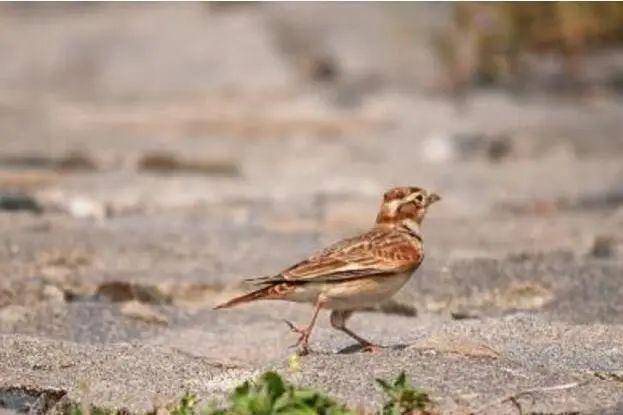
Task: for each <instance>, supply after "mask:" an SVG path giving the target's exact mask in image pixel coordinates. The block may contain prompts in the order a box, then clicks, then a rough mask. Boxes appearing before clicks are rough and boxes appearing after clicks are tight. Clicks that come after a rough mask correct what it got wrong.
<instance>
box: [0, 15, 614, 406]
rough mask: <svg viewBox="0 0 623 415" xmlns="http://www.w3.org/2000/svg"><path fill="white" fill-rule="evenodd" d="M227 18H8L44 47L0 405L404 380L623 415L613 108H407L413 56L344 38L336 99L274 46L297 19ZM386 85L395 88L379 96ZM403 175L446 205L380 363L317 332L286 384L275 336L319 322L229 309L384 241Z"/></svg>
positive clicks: (15, 113) (147, 402)
mask: <svg viewBox="0 0 623 415" xmlns="http://www.w3.org/2000/svg"><path fill="white" fill-rule="evenodd" d="M208 9H209V8H207V7H206V8H205V10H204V9H202V8H197V7H194V6H193V7H191V6H186V7H184V8H178V9H172V8H170V7H159V8H154V9H153V10H152V11H151V12H149V13H147V12H145V11H144V10H143V11H141V10H139V9H137V8H132V7H129V8H128V9H127V10H125V18H124V19H123V20H122V23H120V24H119V25H118V26H115V29H114V30H113V29H111V22H113V21H114V17H115V16H116V14H115V13H118V12H119V10H117V9H115V8H111V7H109V6H107V7H99V8H95V9H89V8H86V9H84V10H82V9H81V10H78V11H76V10H73V11H72V13H73V15H72V14H71V13H69V14H68V13H65V12H62V11H51V10H49V9H46V8H41V9H35V11H33V10H28V9H24V10H21V9H19V8H17V9H13V8H5V9H3V11H4V13H3V14H2V16H1V19H3V22H4V23H3V24H2V25H0V27H1V29H0V30H3V31H8V32H6V33H20V34H21V36H20V37H19V39H17V37H15V36H14V37H13V40H14V41H19V42H23V43H22V44H27V45H30V46H32V47H33V48H35V49H34V50H32V51H31V53H29V54H27V55H23V56H22V55H18V54H17V53H16V52H15V48H12V49H2V48H0V50H2V53H3V54H5V55H6V56H2V60H3V61H9V62H11V65H8V66H5V67H4V68H3V69H0V71H3V72H2V75H3V76H2V77H0V78H1V79H2V80H3V81H2V88H1V90H0V92H1V94H0V133H1V134H0V202H1V203H0V205H1V206H2V209H3V210H2V211H0V235H1V239H0V264H1V266H0V411H2V410H3V409H2V408H4V410H6V411H8V413H13V412H18V413H20V412H27V411H28V408H35V409H36V410H39V411H45V410H54V408H56V409H58V408H60V407H61V406H62V404H63V403H65V402H75V401H87V402H91V403H93V404H96V405H101V406H105V407H111V408H122V407H125V408H129V409H130V410H133V411H146V410H149V409H150V408H153V407H154V406H162V405H166V404H167V403H168V402H171V401H172V400H174V399H175V398H176V397H179V396H180V395H181V394H182V393H183V392H184V391H186V390H188V391H192V392H196V393H199V394H200V395H201V396H205V397H206V398H219V399H220V398H222V397H223V396H224V395H225V394H226V391H227V390H229V389H230V388H231V387H232V386H233V385H236V384H237V383H238V382H240V381H242V380H243V379H247V378H249V377H253V376H256V375H257V374H259V373H261V372H262V371H264V370H267V369H271V368H277V369H279V370H280V371H281V372H282V373H283V374H285V375H286V376H287V377H289V378H291V379H292V380H293V381H295V382H297V383H299V384H303V385H313V386H316V387H319V388H321V389H323V390H326V391H327V392H329V393H330V394H332V395H334V396H336V397H339V398H340V399H343V400H344V401H345V402H348V403H350V404H352V405H353V406H355V407H359V406H361V407H366V408H374V407H376V405H377V404H378V402H379V400H380V399H381V396H380V395H381V394H380V391H378V390H376V389H375V385H374V380H373V379H374V378H375V377H385V378H390V377H393V376H395V374H397V373H398V372H400V371H401V370H406V372H407V374H408V375H409V376H410V377H411V379H412V381H413V383H414V384H415V385H417V386H419V387H421V388H424V389H427V390H429V391H430V393H431V395H432V396H433V397H434V399H435V401H436V404H437V405H438V406H439V408H440V409H441V410H442V412H443V413H470V412H476V413H490V414H505V413H509V414H513V413H516V411H517V409H516V408H515V407H514V406H513V405H512V403H510V402H509V401H508V400H505V399H506V398H508V397H509V396H513V395H514V394H518V393H520V392H522V391H527V390H531V389H534V388H545V389H544V390H541V391H537V392H534V393H531V394H527V395H521V397H520V398H519V402H520V403H521V405H522V408H523V410H524V411H528V412H530V411H533V412H536V413H572V412H573V413H575V412H578V413H587V414H593V413H595V414H596V413H599V414H606V413H608V414H609V413H611V414H615V413H621V412H623V406H622V405H623V388H622V385H623V384H622V383H621V380H622V379H623V378H622V376H623V363H621V362H623V303H622V302H621V300H620V299H621V298H622V297H623V284H621V281H622V280H621V278H622V276H623V238H622V236H621V235H623V135H622V134H621V131H622V130H623V104H622V103H621V101H620V98H616V97H615V96H611V95H609V94H601V95H596V96H591V97H584V98H582V99H579V100H578V99H574V100H571V99H568V98H561V97H544V96H540V95H535V96H528V97H523V98H522V99H521V100H518V99H516V98H513V97H510V96H508V95H506V94H504V93H502V92H495V91H480V92H476V93H474V94H471V95H470V96H469V98H468V99H467V101H466V102H465V103H464V105H459V106H457V104H456V102H454V101H452V100H450V99H448V98H443V97H438V96H430V95H426V94H421V93H416V94H414V93H411V92H409V93H407V92H404V91H402V90H401V88H400V87H396V86H395V85H397V84H396V82H399V81H400V82H406V81H405V79H403V77H400V76H398V75H396V74H395V72H392V71H390V70H389V69H387V68H388V67H390V68H391V67H392V66H391V65H397V63H395V62H394V61H391V62H389V63H387V64H386V65H389V66H388V67H381V68H380V69H379V68H375V67H372V68H369V67H367V66H365V65H363V63H365V62H371V61H373V59H370V57H369V56H360V53H362V52H361V50H364V49H362V45H361V44H360V43H361V42H362V41H361V40H352V39H351V41H350V43H349V37H348V36H346V34H344V33H342V32H340V30H337V29H335V28H336V27H339V25H338V26H336V25H335V24H333V25H332V24H330V23H327V25H328V26H327V27H328V28H327V29H326V31H327V33H329V34H331V36H333V39H337V40H339V41H336V42H335V43H334V44H332V45H333V47H334V48H335V49H336V50H338V51H340V53H342V52H343V53H342V55H343V56H345V58H344V61H343V68H344V69H343V71H344V75H343V77H344V79H345V81H343V82H338V83H337V84H317V83H314V81H310V80H305V79H304V78H303V79H302V78H301V77H303V76H304V74H305V72H301V69H300V66H297V65H296V64H295V63H293V62H294V61H292V58H291V56H290V57H288V56H289V55H288V54H285V53H284V51H283V48H284V46H283V45H281V46H279V45H280V44H279V42H276V41H275V39H274V36H275V33H282V32H279V31H277V32H275V29H274V25H275V24H276V23H275V19H276V20H277V22H278V23H279V22H281V24H282V25H281V26H279V28H280V30H281V31H283V30H287V28H288V27H289V26H288V24H289V25H292V24H293V23H292V22H296V21H298V20H300V19H301V16H302V15H304V12H299V14H297V13H295V12H294V11H290V12H289V13H290V14H285V16H286V17H287V18H284V17H283V15H281V14H280V13H282V11H279V12H277V11H275V10H279V9H278V8H277V9H274V8H267V9H259V10H257V9H247V8H244V7H242V8H240V9H234V11H233V12H232V11H222V10H220V9H219V10H211V9H210V10H208ZM361 10H364V11H360V12H359V13H358V14H355V16H356V19H359V20H358V21H361V22H367V21H368V20H369V19H372V21H375V20H374V19H378V17H374V16H377V14H375V13H371V12H369V11H368V12H365V9H361ZM434 12H435V13H440V11H439V10H435V11H434ZM301 13H302V14H301ZM318 13H320V12H318ZM76 14H77V15H78V16H79V17H81V19H73V18H71V17H72V16H74V17H75V15H76ZM339 15H340V14H339V13H336V15H335V16H337V17H333V19H336V21H338V20H339V19H338V17H339ZM279 16H282V18H281V20H279V19H278V17H279ZM371 16H373V17H371ZM297 19H298V20H297ZM330 20H331V19H330ZM381 20H382V19H381ZM180 21H181V22H184V23H185V24H184V25H181V26H180V23H179V22H180ZM171 22H177V23H176V26H175V27H184V29H183V30H180V31H176V30H173V29H172V28H168V26H167V25H166V24H165V23H171ZM87 23H88V24H87ZM171 24H173V23H171ZM162 25H164V26H162ZM160 27H165V29H163V30H159V28H160ZM284 28H285V29H284ZM310 30H311V29H310ZM11 31H12V32H11ZM297 33H298V32H297ZM301 33H306V32H304V31H302V32H301ZM75 34H79V35H80V36H75ZM299 35H300V33H299ZM282 36H283V34H282ZM301 36H303V35H301ZM307 36H310V35H307ZM327 36H329V35H327ZM44 38H45V39H46V42H44ZM196 38H199V39H204V41H203V42H195V43H193V42H192V41H190V40H189V39H196ZM0 39H3V40H2V42H7V40H6V37H0ZM220 39H230V40H232V42H234V45H233V46H232V45H224V44H222V43H221V42H219V40H220ZM94 45H98V47H97V48H96V49H93V47H94ZM154 45H160V47H161V48H162V49H161V53H159V54H154V53H148V50H153V48H154V47H155V46H154ZM370 48H371V49H372V50H373V51H372V52H368V53H373V52H374V49H373V46H370ZM286 49H287V48H286ZM240 50H244V51H246V52H248V53H246V52H245V53H242V54H241V53H240ZM86 51H90V53H91V54H90V55H89V54H88V53H86ZM236 51H238V53H236ZM344 51H350V52H349V53H350V54H349V53H346V52H344ZM11 53H12V55H11ZM59 56H64V57H65V60H62V59H61V60H60V61H59V62H57V61H55V59H60V58H59ZM171 56H176V57H177V58H176V59H177V60H176V59H172V58H171ZM198 56H206V57H208V58H204V59H203V60H202V59H200V58H198ZM418 56H419V55H418ZM167 57H168V58H167ZM217 58H218V59H217ZM394 58H395V57H394ZM411 58H412V59H416V58H417V56H413V57H411ZM179 62H186V64H184V65H182V64H180V63H179ZM362 62H363V63H362ZM392 62H393V63H392ZM357 63H362V64H360V65H358V64H357ZM46 65H47V66H46ZM26 68H31V69H30V70H29V71H26V70H25V69H26ZM89 68H91V69H90V70H87V69H89ZM152 68H153V70H151V69H152ZM207 68H209V70H208V69H207ZM374 70H378V71H381V72H383V71H385V72H389V73H392V74H394V78H391V77H390V81H391V82H389V81H387V82H388V83H387V84H382V85H383V86H380V87H378V88H375V89H373V90H365V89H364V90H363V91H362V90H361V87H360V83H358V82H359V81H358V80H359V79H360V78H361V77H364V78H365V76H364V75H366V74H368V73H369V72H370V71H372V72H374ZM194 74H197V75H196V77H195V79H193V82H190V79H192V76H194ZM78 75H81V76H83V78H80V77H79V76H78ZM421 75H422V77H424V78H425V77H426V76H427V75H426V73H424V74H421ZM425 75H426V76H425ZM232 85H233V86H234V87H232ZM398 85H400V84H399V83H398ZM403 184H410V185H419V186H423V187H426V188H430V189H433V190H435V191H436V192H438V193H439V194H441V195H442V196H443V202H442V203H439V204H438V205H435V206H434V208H433V209H432V210H431V212H430V214H429V216H428V217H427V219H426V222H425V225H424V228H423V233H424V241H425V247H426V255H427V256H426V260H425V262H424V264H423V265H422V267H421V268H420V269H419V270H418V271H417V272H416V273H415V275H414V276H413V278H412V279H411V281H410V282H409V283H408V285H407V286H405V287H404V289H403V290H402V291H401V292H400V293H399V294H397V295H396V297H395V298H394V299H393V300H392V301H389V302H387V303H386V304H383V305H381V306H379V307H378V308H377V309H375V310H369V311H366V312H363V313H360V314H357V315H356V316H355V317H354V318H353V319H352V326H353V328H354V329H356V330H357V331H358V332H361V333H362V334H365V335H366V336H367V337H369V338H371V339H372V340H374V341H377V342H380V343H382V344H384V345H387V346H388V347H387V349H385V350H384V351H383V352H382V353H379V354H375V355H368V354H364V353H361V352H359V351H358V350H357V348H356V347H354V346H353V344H352V342H351V341H350V340H349V339H348V338H345V337H344V336H343V335H342V334H340V333H337V332H335V331H332V330H331V329H330V326H329V324H328V321H327V318H326V316H324V315H322V317H321V319H320V323H319V327H318V330H317V332H315V334H314V336H313V338H312V348H313V352H312V354H311V355H309V356H306V357H303V358H301V359H300V367H298V369H297V370H295V371H293V370H292V368H291V367H289V365H288V357H289V356H290V355H291V354H292V353H293V350H292V349H289V348H288V346H289V345H290V344H291V343H292V342H293V340H294V339H293V337H292V335H291V334H290V333H289V332H288V329H287V327H286V325H285V324H284V323H283V321H282V319H283V318H288V319H292V320H294V321H298V322H305V321H307V319H308V318H309V316H310V311H311V309H310V308H309V307H307V306H304V305H295V304H287V303H262V304H254V305H248V306H245V307H241V308H239V309H234V310H226V311H213V310H211V307H212V306H213V305H214V304H216V303H218V302H219V301H221V300H223V299H225V298H227V297H228V296H230V295H233V294H235V293H239V292H242V291H244V290H245V289H246V288H245V287H244V286H243V285H242V284H241V281H242V280H243V279H244V278H245V277H249V276H257V275H263V274H268V273H273V272H276V271H278V270H280V269H281V268H283V267H285V266H287V265H289V264H291V263H292V262H293V261H296V260H299V259H302V258H303V257H304V256H305V255H307V254H309V253H311V252H312V251H314V250H316V249H318V248H321V247H322V246H323V244H326V243H328V242H331V241H334V240H336V239H339V238H340V237H343V236H347V235H352V234H355V233H357V232H359V231H362V230H365V229H366V228H367V227H369V226H371V223H372V221H373V219H374V216H375V213H376V209H377V207H378V205H379V203H380V195H381V194H382V192H383V191H384V190H385V189H386V188H388V187H390V186H393V185H403ZM560 385H567V386H569V385H571V386H569V387H564V388H560V389H557V388H556V387H557V386H560ZM549 387H554V388H553V389H552V390H548V389H547V388H549ZM528 395H529V396H528Z"/></svg>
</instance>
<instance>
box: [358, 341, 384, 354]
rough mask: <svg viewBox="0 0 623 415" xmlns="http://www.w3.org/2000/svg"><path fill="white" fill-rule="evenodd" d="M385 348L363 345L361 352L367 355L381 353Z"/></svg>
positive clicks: (368, 344) (370, 344)
mask: <svg viewBox="0 0 623 415" xmlns="http://www.w3.org/2000/svg"><path fill="white" fill-rule="evenodd" d="M382 348H383V346H379V345H378V344H373V343H362V344H361V351H362V352H366V353H380V352H381V349H382Z"/></svg>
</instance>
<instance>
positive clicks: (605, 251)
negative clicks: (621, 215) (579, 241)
mask: <svg viewBox="0 0 623 415" xmlns="http://www.w3.org/2000/svg"><path fill="white" fill-rule="evenodd" d="M616 248H617V241H616V240H615V239H614V237H612V236H607V235H599V236H597V237H595V241H594V242H593V248H592V249H591V255H592V256H594V257H596V258H612V257H614V256H616V254H617V252H616V251H617V249H616Z"/></svg>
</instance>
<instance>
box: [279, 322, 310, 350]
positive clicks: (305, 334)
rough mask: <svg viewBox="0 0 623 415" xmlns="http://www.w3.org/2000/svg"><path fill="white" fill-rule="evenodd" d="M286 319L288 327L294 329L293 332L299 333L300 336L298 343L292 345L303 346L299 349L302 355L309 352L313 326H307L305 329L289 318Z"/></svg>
mask: <svg viewBox="0 0 623 415" xmlns="http://www.w3.org/2000/svg"><path fill="white" fill-rule="evenodd" d="M284 321H285V322H286V324H287V325H288V327H290V331H292V332H293V333H297V334H299V338H298V340H297V341H296V343H294V344H293V345H292V346H290V347H298V346H301V348H300V350H299V354H300V355H301V356H303V355H306V354H309V335H310V334H311V328H310V327H305V328H304V329H302V328H300V327H297V326H295V325H294V323H292V322H291V321H289V320H284Z"/></svg>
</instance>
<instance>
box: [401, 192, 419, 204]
mask: <svg viewBox="0 0 623 415" xmlns="http://www.w3.org/2000/svg"><path fill="white" fill-rule="evenodd" d="M420 194H421V193H420V192H413V193H411V194H410V195H409V196H407V197H405V198H404V199H403V200H404V202H405V203H407V202H413V201H414V200H415V198H416V197H418V196H419V195H420Z"/></svg>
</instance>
